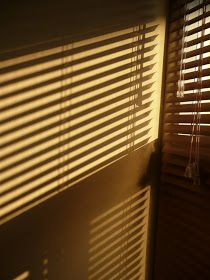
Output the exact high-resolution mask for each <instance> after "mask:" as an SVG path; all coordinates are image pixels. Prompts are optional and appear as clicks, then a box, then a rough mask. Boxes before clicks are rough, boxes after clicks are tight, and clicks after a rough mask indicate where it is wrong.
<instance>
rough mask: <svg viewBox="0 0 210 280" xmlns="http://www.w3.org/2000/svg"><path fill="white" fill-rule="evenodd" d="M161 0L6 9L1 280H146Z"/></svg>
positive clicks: (0, 47)
mask: <svg viewBox="0 0 210 280" xmlns="http://www.w3.org/2000/svg"><path fill="white" fill-rule="evenodd" d="M164 36H165V13H164V3H163V2H162V1H161V3H159V2H158V1H145V2H144V1H101V2H100V1H81V0H80V1H75V2H71V1H34V2H32V1H19V2H18V1H13V3H4V4H1V16H0V38H1V44H0V59H1V65H0V100H1V101H0V107H1V116H0V126H1V162H0V168H1V170H0V171H1V194H0V205H1V209H0V224H1V225H0V279H3V280H7V279H8V280H26V279H35V280H39V279H40V280H41V279H43V280H44V279H54V280H68V279H69V280H70V279H72V280H86V279H88V280H94V279H95V280H99V279H101V280H102V279H107V280H111V279H113V280H114V279H126V280H127V279H129V280H132V279H147V278H149V277H150V276H151V275H152V258H151V257H150V255H151V254H150V252H151V249H152V247H153V241H152V240H153V236H152V232H153V230H154V228H153V223H152V221H153V212H154V211H153V210H154V205H155V204H154V203H155V197H156V190H157V187H158V186H157V181H158V180H157V170H158V164H157V155H158V149H157V146H158V145H157V139H158V128H159V111H160V101H161V88H162V86H161V84H162V65H163V50H164Z"/></svg>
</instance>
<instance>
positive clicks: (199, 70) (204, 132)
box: [163, 0, 210, 189]
mask: <svg viewBox="0 0 210 280" xmlns="http://www.w3.org/2000/svg"><path fill="white" fill-rule="evenodd" d="M167 52H168V54H167V56H168V57H167V73H166V96H165V112H164V136H163V182H164V184H165V185H173V186H174V185H175V186H182V187H186V188H190V189H198V188H197V187H198V186H202V187H204V186H206V185H210V176H209V175H210V166H209V164H208V162H209V160H210V1H208V0H206V1H205V0H200V1H198V0H196V1H195V0H194V1H174V2H173V3H172V4H171V17H170V22H169V39H168V51H167ZM194 163H195V164H196V165H197V171H196V172H197V173H196V175H194V174H189V173H193V172H194V170H190V171H189V169H190V168H191V167H192V165H193V164H194ZM195 177H199V178H197V179H198V180H196V179H195Z"/></svg>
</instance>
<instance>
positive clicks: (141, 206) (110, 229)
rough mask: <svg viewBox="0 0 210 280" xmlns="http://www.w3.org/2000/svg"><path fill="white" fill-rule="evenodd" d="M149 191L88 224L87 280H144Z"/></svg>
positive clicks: (143, 191) (143, 190) (145, 189)
mask: <svg viewBox="0 0 210 280" xmlns="http://www.w3.org/2000/svg"><path fill="white" fill-rule="evenodd" d="M149 200H150V188H149V187H145V188H144V189H141V190H140V191H139V192H137V193H136V194H134V195H132V196H130V197H129V198H128V199H127V200H125V201H123V202H122V203H120V204H118V205H116V206H114V207H113V208H112V209H109V210H108V211H106V212H105V213H103V214H102V215H100V216H99V217H96V218H95V219H94V220H93V221H91V223H90V241H89V246H90V249H89V276H88V280H99V279H100V280H103V279H110V280H114V279H122V280H123V279H125V280H127V279H130V280H134V279H145V266H146V247H147V231H148V219H149Z"/></svg>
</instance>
